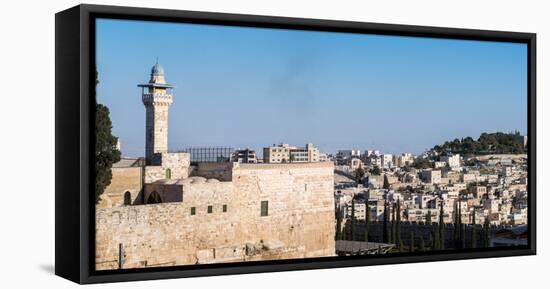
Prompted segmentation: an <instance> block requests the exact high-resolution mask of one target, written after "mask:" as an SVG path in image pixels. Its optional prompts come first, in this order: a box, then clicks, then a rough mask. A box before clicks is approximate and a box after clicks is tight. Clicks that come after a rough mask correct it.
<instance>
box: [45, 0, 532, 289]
mask: <svg viewBox="0 0 550 289" xmlns="http://www.w3.org/2000/svg"><path fill="white" fill-rule="evenodd" d="M55 19H56V48H55V51H56V68H55V74H56V196H55V204H56V208H55V219H56V233H55V236H56V248H55V249H56V253H55V256H56V263H55V272H56V274H57V275H59V276H61V277H64V278H67V279H69V280H72V281H74V282H77V283H99V282H115V281H131V280H145V279H161V278H178V277H192V276H209V275H221V274H241V273H254V272H272V271H283V270H305V269H317V268H335V267H348V266H366V265H381V264H398V263H411V262H428V261H443V260H458V259H470V258H487V257H503V256H520V255H532V254H535V252H536V250H535V248H536V247H535V244H536V219H535V216H536V214H535V209H536V207H535V205H536V201H535V200H536V188H535V176H536V172H535V167H536V166H535V162H536V135H535V131H536V130H535V125H536V124H535V119H536V118H535V111H536V110H535V105H536V104H535V102H536V101H535V100H536V83H535V81H536V69H535V67H536V58H535V51H536V35H535V34H533V33H518V32H502V31H485V30H471V29H456V28H439V27H423V26H409V25H394V24H375V23H360V22H349V21H328V20H317V19H299V18H286V17H270V16H269V17H268V16H254V15H235V14H224V13H206V12H191V11H176V10H162V9H145V8H130V7H114V6H96V5H79V6H76V7H73V8H70V9H68V10H65V11H62V12H59V13H57V14H56V18H55Z"/></svg>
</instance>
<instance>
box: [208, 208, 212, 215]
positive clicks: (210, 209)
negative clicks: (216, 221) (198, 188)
mask: <svg viewBox="0 0 550 289" xmlns="http://www.w3.org/2000/svg"><path fill="white" fill-rule="evenodd" d="M208 214H212V206H208Z"/></svg>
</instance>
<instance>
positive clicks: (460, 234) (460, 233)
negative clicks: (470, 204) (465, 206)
mask: <svg viewBox="0 0 550 289" xmlns="http://www.w3.org/2000/svg"><path fill="white" fill-rule="evenodd" d="M458 228H459V229H460V230H459V231H458V241H459V244H460V245H459V248H460V249H462V248H464V247H465V242H466V236H465V234H464V232H463V230H464V226H463V225H462V208H461V206H460V202H459V203H458Z"/></svg>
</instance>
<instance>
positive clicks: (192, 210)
mask: <svg viewBox="0 0 550 289" xmlns="http://www.w3.org/2000/svg"><path fill="white" fill-rule="evenodd" d="M195 213H196V209H195V207H191V215H192V216H193V215H195Z"/></svg>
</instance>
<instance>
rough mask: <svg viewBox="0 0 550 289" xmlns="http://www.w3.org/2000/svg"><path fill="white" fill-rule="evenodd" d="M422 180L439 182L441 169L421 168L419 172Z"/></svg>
mask: <svg viewBox="0 0 550 289" xmlns="http://www.w3.org/2000/svg"><path fill="white" fill-rule="evenodd" d="M421 178H422V181H423V182H425V183H428V184H439V183H441V171H440V170H431V169H427V170H423V171H422V173H421Z"/></svg>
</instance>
